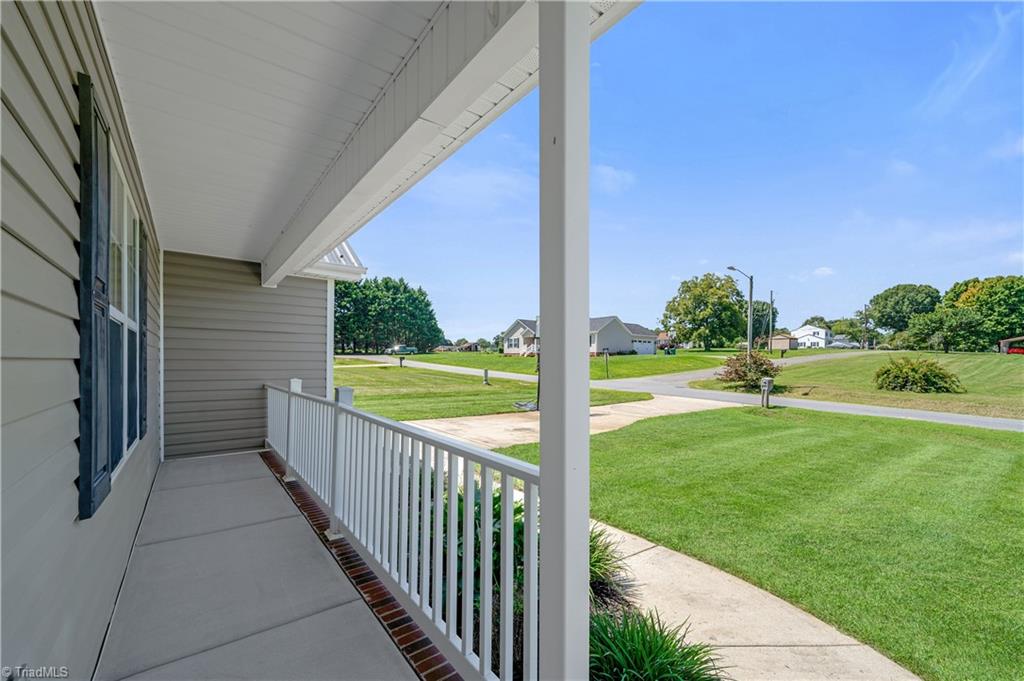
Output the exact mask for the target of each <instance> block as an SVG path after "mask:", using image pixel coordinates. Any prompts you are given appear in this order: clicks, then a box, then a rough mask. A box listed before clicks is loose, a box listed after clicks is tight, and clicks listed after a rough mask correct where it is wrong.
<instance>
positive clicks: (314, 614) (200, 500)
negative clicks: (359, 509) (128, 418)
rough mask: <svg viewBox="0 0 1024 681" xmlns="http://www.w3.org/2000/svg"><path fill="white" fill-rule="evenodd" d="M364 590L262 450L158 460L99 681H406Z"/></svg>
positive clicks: (406, 671) (398, 654)
mask: <svg viewBox="0 0 1024 681" xmlns="http://www.w3.org/2000/svg"><path fill="white" fill-rule="evenodd" d="M363 583H365V582H363ZM365 593H366V590H364V589H362V588H357V586H356V585H355V584H354V583H353V582H352V581H351V580H350V579H349V578H348V577H347V576H346V574H345V572H344V571H343V570H342V568H341V566H340V564H339V560H338V558H337V557H336V556H335V555H334V553H333V552H332V550H331V547H330V546H329V545H328V544H325V543H324V542H322V541H321V540H320V538H318V536H317V532H316V529H315V528H314V527H313V526H312V525H311V522H310V521H309V520H308V519H307V517H305V516H304V514H303V513H302V511H300V509H299V507H298V506H297V505H296V503H295V502H294V500H293V499H292V498H291V497H290V495H289V493H288V492H287V491H286V489H285V488H284V487H283V486H282V485H281V483H280V482H279V480H278V478H277V476H275V475H274V473H273V471H272V470H271V468H270V466H269V465H268V463H267V462H265V461H264V460H263V458H262V457H261V456H260V455H259V454H258V453H248V454H245V453H242V454H220V455H213V456H199V457H187V458H178V459H173V460H168V461H165V462H163V463H162V464H161V465H160V468H159V470H158V472H157V476H156V480H155V482H154V485H153V490H152V492H151V493H150V497H149V502H148V503H147V505H146V511H145V514H144V515H143V518H142V525H141V527H140V528H139V533H138V536H137V537H136V540H135V547H134V549H133V551H132V558H131V562H130V564H129V566H128V571H127V573H126V575H125V579H124V583H123V585H122V587H121V592H120V595H119V597H118V601H117V606H116V608H115V610H114V617H113V619H112V621H111V623H110V629H109V631H108V633H107V638H106V642H105V645H104V648H103V651H102V653H101V655H100V660H99V666H98V668H97V671H96V675H95V678H96V679H101V680H116V679H126V678H131V679H224V678H273V679H287V678H303V679H370V678H381V679H384V678H387V679H414V678H416V674H415V673H414V671H413V668H412V667H410V665H409V664H408V663H407V660H406V657H405V656H404V655H403V653H402V651H401V650H400V649H399V647H398V646H397V645H396V644H395V642H394V641H393V640H392V637H391V635H390V634H389V629H388V628H386V626H385V623H384V622H383V621H382V620H379V619H378V617H377V616H376V615H375V614H374V611H373V610H372V609H371V607H370V605H369V604H368V602H367V599H366V596H365ZM392 621H393V620H392ZM445 665H446V663H444V662H443V661H440V660H437V659H435V660H434V664H433V666H432V667H431V668H430V669H424V670H423V671H424V672H434V670H438V671H441V670H444V669H446V666H445ZM447 669H450V668H447ZM435 676H437V677H438V678H441V677H442V675H438V674H436V673H435Z"/></svg>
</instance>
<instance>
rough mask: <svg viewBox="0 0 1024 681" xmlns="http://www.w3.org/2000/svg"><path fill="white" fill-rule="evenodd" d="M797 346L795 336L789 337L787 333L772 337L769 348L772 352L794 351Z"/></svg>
mask: <svg viewBox="0 0 1024 681" xmlns="http://www.w3.org/2000/svg"><path fill="white" fill-rule="evenodd" d="M797 347H799V346H798V344H797V339H796V337H795V336H791V335H790V334H788V333H777V334H775V335H774V336H772V342H771V348H770V349H772V350H796V349H797Z"/></svg>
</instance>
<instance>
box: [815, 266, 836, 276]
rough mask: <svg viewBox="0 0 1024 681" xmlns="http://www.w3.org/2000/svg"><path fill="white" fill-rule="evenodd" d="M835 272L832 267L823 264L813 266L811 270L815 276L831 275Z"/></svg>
mask: <svg viewBox="0 0 1024 681" xmlns="http://www.w3.org/2000/svg"><path fill="white" fill-rule="evenodd" d="M835 273H836V271H835V270H834V269H832V268H831V267H825V266H824V265H822V266H821V267H815V268H814V271H813V272H811V274H813V275H814V276H816V277H831V276H832V275H833V274H835Z"/></svg>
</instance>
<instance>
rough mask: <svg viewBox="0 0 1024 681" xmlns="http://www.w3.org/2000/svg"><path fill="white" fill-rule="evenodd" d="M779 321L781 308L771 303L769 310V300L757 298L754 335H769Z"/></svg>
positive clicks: (755, 302)
mask: <svg viewBox="0 0 1024 681" xmlns="http://www.w3.org/2000/svg"><path fill="white" fill-rule="evenodd" d="M778 321H779V308H777V307H775V306H774V305H771V310H770V311H769V303H768V301H767V300H755V301H754V335H755V336H758V337H765V338H767V337H768V334H769V333H770V332H771V330H772V329H773V328H775V323H777V322H778Z"/></svg>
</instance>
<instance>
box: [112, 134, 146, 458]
mask: <svg viewBox="0 0 1024 681" xmlns="http://www.w3.org/2000/svg"><path fill="white" fill-rule="evenodd" d="M111 158H112V159H113V164H112V166H113V167H112V169H111V173H110V174H111V178H110V188H111V191H110V202H111V207H110V282H111V287H110V292H111V293H110V337H109V338H110V345H109V359H108V370H109V375H110V384H109V385H110V406H111V408H110V412H109V413H110V466H111V471H115V472H116V469H117V466H118V464H119V463H120V462H121V461H122V459H123V458H124V457H125V455H126V454H128V453H130V452H131V451H132V448H133V447H134V446H135V443H136V442H138V440H139V357H140V352H139V338H140V333H139V299H140V296H139V284H140V277H139V257H140V256H139V230H140V228H141V225H140V220H139V217H138V216H139V213H138V210H136V208H135V203H134V201H133V200H132V197H131V194H130V192H129V191H128V183H127V182H126V181H125V179H124V171H123V170H122V169H121V164H120V162H119V159H118V158H117V156H116V155H115V154H113V153H111Z"/></svg>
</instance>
